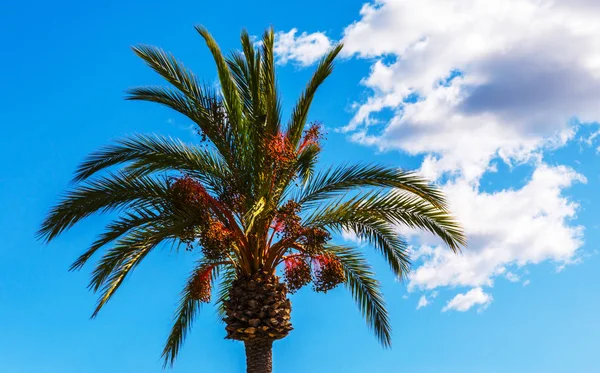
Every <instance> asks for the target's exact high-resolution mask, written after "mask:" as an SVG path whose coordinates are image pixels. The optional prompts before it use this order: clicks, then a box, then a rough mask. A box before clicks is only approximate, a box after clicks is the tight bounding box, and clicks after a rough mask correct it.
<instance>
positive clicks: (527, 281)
mask: <svg viewBox="0 0 600 373" xmlns="http://www.w3.org/2000/svg"><path fill="white" fill-rule="evenodd" d="M529 284H531V281H529V280H525V281H523V286H528V285H529Z"/></svg>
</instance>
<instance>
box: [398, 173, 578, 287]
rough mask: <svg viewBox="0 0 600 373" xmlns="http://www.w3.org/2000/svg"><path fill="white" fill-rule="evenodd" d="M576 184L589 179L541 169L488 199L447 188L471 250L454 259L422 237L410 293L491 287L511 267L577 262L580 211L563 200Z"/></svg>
mask: <svg viewBox="0 0 600 373" xmlns="http://www.w3.org/2000/svg"><path fill="white" fill-rule="evenodd" d="M573 182H585V178H583V176H581V175H579V174H577V173H576V172H575V171H573V170H572V169H570V168H568V167H564V166H556V167H550V166H547V165H544V164H541V165H539V166H537V168H536V170H535V171H534V173H533V175H532V177H531V179H530V180H529V181H528V182H527V184H525V185H524V186H523V187H522V188H520V189H513V190H503V191H500V192H496V193H485V192H481V191H479V190H478V188H477V187H475V186H473V185H472V184H469V183H467V182H466V181H464V180H456V181H454V182H450V183H448V184H447V185H445V187H444V190H445V192H446V194H447V195H448V198H449V200H450V201H451V204H452V210H453V211H454V213H455V214H456V216H457V218H458V219H459V221H461V223H462V224H463V225H464V228H465V230H466V232H467V237H468V239H469V245H468V248H467V249H465V250H464V251H463V253H462V254H460V255H455V254H454V253H452V252H451V251H449V250H448V249H447V248H445V247H443V246H442V245H439V244H437V241H436V240H435V239H433V238H432V237H430V236H423V235H421V236H420V238H421V242H423V244H424V245H423V246H421V247H420V248H418V249H417V250H416V251H415V260H418V261H419V262H416V267H415V269H414V271H413V272H412V273H411V274H410V276H409V283H408V287H409V290H411V291H413V290H418V289H421V290H428V289H435V288H438V287H445V286H449V287H455V286H471V287H477V286H492V285H493V279H494V277H496V276H498V275H502V274H503V273H504V272H506V268H508V267H511V266H517V267H522V266H524V265H526V264H536V263H540V262H542V261H545V260H551V261H553V262H555V263H557V265H559V266H560V265H565V264H570V263H573V262H575V261H577V250H578V249H579V248H580V247H581V245H582V244H583V241H582V240H583V227H581V226H572V225H570V221H571V219H573V218H574V217H575V215H576V212H577V208H578V205H577V204H576V203H575V202H572V201H569V200H568V199H567V198H566V197H565V196H564V195H563V194H562V191H563V189H564V188H567V187H569V186H570V185H571V184H572V183H573ZM404 233H405V234H407V232H404Z"/></svg>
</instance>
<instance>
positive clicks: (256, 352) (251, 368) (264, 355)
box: [244, 338, 273, 373]
mask: <svg viewBox="0 0 600 373" xmlns="http://www.w3.org/2000/svg"><path fill="white" fill-rule="evenodd" d="M244 345H245V346H246V372H247V373H271V372H272V371H273V341H272V340H271V339H266V338H253V339H249V340H247V341H244Z"/></svg>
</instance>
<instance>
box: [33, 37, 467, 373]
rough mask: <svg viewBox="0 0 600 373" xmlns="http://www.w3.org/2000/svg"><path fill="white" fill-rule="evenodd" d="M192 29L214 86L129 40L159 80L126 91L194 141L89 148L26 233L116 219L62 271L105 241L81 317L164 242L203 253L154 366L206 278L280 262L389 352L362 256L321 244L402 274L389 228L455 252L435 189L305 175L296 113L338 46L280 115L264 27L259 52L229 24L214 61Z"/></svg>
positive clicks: (457, 234) (404, 255)
mask: <svg viewBox="0 0 600 373" xmlns="http://www.w3.org/2000/svg"><path fill="white" fill-rule="evenodd" d="M196 29H197V31H198V33H199V34H200V35H201V36H202V37H203V39H204V41H205V42H206V45H207V46H208V48H209V50H210V52H211V54H212V56H213V57H214V61H215V64H216V67H217V72H218V77H219V82H220V87H219V88H218V90H217V89H214V88H212V87H210V86H208V85H203V84H201V83H200V81H199V79H198V78H197V77H196V76H195V75H194V74H193V73H192V72H191V71H189V70H188V69H186V68H185V67H184V66H183V65H182V64H181V63H180V62H178V61H177V60H176V59H175V58H174V57H173V56H172V55H171V54H168V53H165V52H163V51H162V50H160V49H158V48H155V47H151V46H138V47H134V48H133V51H134V52H135V53H136V54H137V55H138V56H139V57H140V58H142V59H143V60H144V61H145V62H146V64H147V65H148V66H150V67H151V68H152V69H154V70H155V71H156V72H157V73H158V74H160V75H161V76H162V77H163V78H164V79H165V80H166V81H167V82H168V83H169V85H168V86H167V87H155V86H151V87H138V88H133V89H131V90H129V92H128V96H127V98H128V99H129V100H140V101H150V102H156V103H159V104H162V105H164V106H167V107H169V108H171V109H173V110H175V111H177V112H179V113H181V114H183V115H184V116H186V117H188V118H189V119H190V120H191V121H192V122H193V123H195V125H197V128H198V131H199V133H200V134H201V136H202V141H200V142H199V143H197V144H186V143H183V142H181V141H179V140H176V139H172V138H168V137H161V136H155V135H152V136H146V135H137V136H132V137H128V138H125V139H122V140H120V141H117V142H116V143H114V144H113V145H110V146H107V147H105V148H102V149H100V150H99V151H97V152H95V153H93V154H91V155H90V156H89V157H88V158H87V159H86V160H85V161H84V162H83V163H82V164H81V165H80V166H79V168H78V169H77V171H76V174H75V178H74V181H73V185H72V187H71V189H70V190H69V191H68V192H67V193H66V195H64V196H63V198H62V199H61V201H60V202H59V203H58V204H57V205H56V206H55V207H54V208H53V209H52V210H51V211H50V213H49V214H48V216H47V218H46V220H45V221H44V222H43V224H42V226H41V228H40V230H39V237H40V238H41V239H43V240H45V241H48V242H49V241H51V240H53V239H54V238H55V237H57V236H58V235H60V234H61V233H62V232H64V231H65V230H67V229H69V228H71V227H72V226H73V225H75V224H76V223H77V222H79V221H80V220H82V219H84V218H86V217H88V216H90V215H92V214H96V213H107V212H118V213H119V214H118V216H117V217H116V218H115V219H114V220H113V221H111V222H110V223H109V224H108V226H107V227H106V229H105V231H104V232H103V233H101V234H100V235H99V237H98V238H97V240H96V241H95V242H93V243H92V245H91V247H90V248H89V249H88V250H87V251H86V252H84V253H83V254H82V255H81V256H80V257H79V258H78V259H77V260H76V261H75V263H73V265H72V267H71V268H72V269H80V268H81V267H82V266H83V265H84V264H85V263H86V262H87V261H88V260H89V259H90V258H91V257H92V256H93V255H94V254H95V253H96V252H97V251H99V250H101V249H104V248H105V247H109V248H108V249H106V251H105V253H104V254H103V256H102V257H101V258H100V260H99V262H98V264H97V266H96V267H95V269H94V271H93V273H92V276H91V281H90V284H89V286H90V288H91V289H93V290H94V291H97V292H99V293H100V297H99V300H98V304H97V307H96V309H95V311H94V314H93V315H94V316H96V314H97V313H98V311H100V309H101V308H102V307H103V306H104V305H105V304H106V302H107V301H108V300H110V298H111V297H112V296H113V295H114V293H115V292H116V290H117V289H118V288H119V287H120V286H121V284H122V283H123V280H124V279H125V278H126V277H127V276H128V275H129V274H130V273H131V272H132V270H133V269H134V268H135V267H136V266H138V265H139V264H140V263H141V262H142V260H143V259H144V258H145V257H146V256H147V255H148V254H149V253H150V252H151V251H152V250H154V249H155V248H156V247H159V246H161V245H162V244H163V243H164V242H174V243H176V244H177V245H180V244H182V245H183V246H184V247H186V248H188V249H189V250H196V249H198V251H199V252H200V253H201V254H202V255H199V258H198V261H197V264H196V267H195V268H194V270H193V271H192V273H191V275H190V279H189V281H188V282H187V284H186V287H185V288H184V290H183V292H182V297H181V301H180V304H179V307H178V309H177V311H176V315H175V321H174V325H173V328H172V331H171V334H170V336H169V338H168V340H167V344H166V346H165V349H164V354H163V355H164V358H165V363H172V362H173V360H174V359H175V357H176V355H177V352H178V351H179V348H180V346H181V343H182V342H183V340H184V338H185V336H186V333H187V332H188V331H189V328H190V326H191V324H192V322H193V319H194V317H195V316H196V314H197V312H198V310H199V308H200V305H201V303H202V302H205V301H208V300H209V298H210V288H211V287H212V286H213V285H215V286H218V287H219V290H218V300H217V302H218V303H219V304H220V305H222V304H223V302H224V301H226V299H227V296H228V289H229V287H230V286H231V284H232V282H233V281H234V280H235V278H236V277H239V276H241V275H250V274H253V273H256V272H259V271H271V272H274V271H275V270H276V268H277V267H278V266H280V265H284V266H285V271H286V274H285V276H286V279H287V280H288V282H289V286H290V288H292V290H294V289H295V288H294V287H295V286H296V287H297V288H299V287H301V286H302V285H305V284H306V283H307V282H309V281H311V279H314V284H313V286H314V288H315V289H316V290H321V291H327V290H329V289H330V288H332V287H333V286H335V285H337V283H340V282H343V283H344V284H345V285H346V287H347V288H348V289H349V290H350V292H351V294H352V296H353V297H354V299H355V301H356V303H357V305H358V307H359V309H360V311H361V312H362V314H363V315H364V317H365V318H366V321H367V323H368V325H369V326H370V327H371V328H372V329H373V331H374V333H375V335H376V336H377V337H378V339H379V340H380V341H381V343H382V344H383V345H385V346H388V345H389V344H390V341H391V340H390V336H391V328H390V322H389V319H388V314H387V311H386V309H385V304H384V300H383V297H382V294H381V292H380V286H379V283H378V281H377V280H376V279H375V276H374V273H373V271H372V269H371V267H370V266H369V264H368V263H367V261H366V259H365V257H364V256H363V254H362V252H361V250H358V249H356V248H352V247H348V246H345V245H336V244H332V243H330V238H331V234H332V233H333V234H335V233H340V232H345V231H347V232H352V233H354V234H355V235H356V236H357V237H358V238H360V239H361V240H362V241H364V242H365V243H368V244H369V246H371V247H373V248H374V249H375V250H377V251H378V252H380V253H381V254H382V255H383V257H384V258H385V260H386V262H387V263H388V264H389V267H390V268H391V270H392V271H393V273H394V275H396V276H397V277H399V278H403V277H404V276H406V274H407V272H408V270H409V266H410V258H409V254H408V252H407V245H406V242H405V241H404V240H403V239H402V238H401V237H400V236H399V235H398V233H397V231H396V229H395V226H397V225H405V226H408V227H411V228H417V229H422V230H426V231H429V232H431V233H433V234H434V235H436V236H438V237H440V238H441V239H442V240H443V241H444V242H445V243H446V245H447V246H448V247H449V248H450V249H452V250H454V251H458V250H459V249H460V247H461V246H463V245H464V244H465V238H464V235H463V233H462V230H461V227H460V226H459V224H458V223H457V222H456V221H455V220H454V219H453V218H452V216H451V215H450V214H449V212H448V210H447V206H446V202H445V200H444V197H443V195H442V193H441V191H440V190H439V189H437V188H436V187H435V186H433V185H431V184H430V183H429V182H428V181H427V180H425V179H423V178H421V177H419V176H418V175H416V174H414V173H412V172H406V171H403V170H400V169H397V168H390V167H383V166H378V165H372V164H359V165H342V166H337V167H331V168H324V169H321V170H320V171H317V170H315V168H316V164H317V159H318V156H319V153H320V150H321V149H320V140H321V137H322V136H321V127H320V125H319V124H318V123H314V122H313V123H309V122H308V113H309V108H310V106H311V103H312V101H313V98H314V96H315V93H316V91H317V89H318V88H319V86H320V85H321V84H322V83H323V82H324V80H325V79H326V78H327V77H328V76H329V75H330V74H331V72H332V70H333V62H334V59H335V58H336V56H337V55H338V53H339V52H340V50H341V49H342V45H341V44H340V45H337V46H335V47H334V48H333V49H331V50H330V51H329V53H328V54H327V55H326V56H325V57H323V58H322V60H321V61H320V62H319V64H318V65H317V68H316V70H315V72H314V74H313V76H312V78H311V79H310V80H309V82H308V84H307V85H306V88H305V89H304V92H303V93H302V95H301V96H300V97H299V99H298V101H297V102H296V104H295V106H294V107H293V110H292V112H291V117H290V118H289V119H288V120H287V121H286V122H284V121H283V120H282V118H281V115H280V112H281V104H280V95H279V93H278V91H277V84H276V79H275V66H274V62H275V61H274V55H273V44H274V33H273V30H268V31H266V32H265V33H264V35H263V37H262V40H261V43H260V44H259V46H258V47H257V45H256V44H254V43H253V42H252V38H251V37H250V36H249V35H248V33H246V32H245V31H244V32H242V35H241V45H242V49H241V51H234V52H232V53H231V54H229V55H228V56H224V55H223V54H222V53H221V51H220V49H219V47H218V45H217V44H216V42H215V41H214V40H213V38H212V36H211V35H210V34H209V33H208V32H207V30H206V29H204V28H202V27H196ZM307 266H308V267H312V271H313V275H311V271H310V268H309V270H308V272H307V270H306V269H307V268H308V267H307ZM336 273H337V277H335V274H336ZM315 274H316V275H315ZM326 274H328V275H326ZM311 276H312V277H311ZM199 294H200V295H199Z"/></svg>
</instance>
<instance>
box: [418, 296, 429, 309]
mask: <svg viewBox="0 0 600 373" xmlns="http://www.w3.org/2000/svg"><path fill="white" fill-rule="evenodd" d="M428 305H429V301H428V300H427V297H426V296H425V295H421V298H419V303H418V304H417V309H421V308H423V307H427V306H428Z"/></svg>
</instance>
